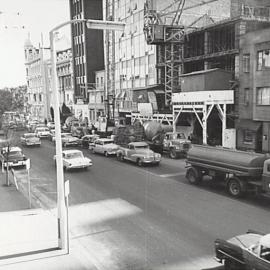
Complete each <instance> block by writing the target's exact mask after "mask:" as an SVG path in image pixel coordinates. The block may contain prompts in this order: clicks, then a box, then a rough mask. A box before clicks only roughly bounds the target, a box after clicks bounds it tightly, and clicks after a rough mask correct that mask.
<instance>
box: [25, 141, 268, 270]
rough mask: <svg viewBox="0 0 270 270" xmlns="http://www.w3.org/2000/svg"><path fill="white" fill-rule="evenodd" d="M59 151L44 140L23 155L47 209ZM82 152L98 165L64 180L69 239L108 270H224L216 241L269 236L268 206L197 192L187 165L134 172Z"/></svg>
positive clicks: (218, 191) (169, 163)
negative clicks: (238, 236) (67, 185)
mask: <svg viewBox="0 0 270 270" xmlns="http://www.w3.org/2000/svg"><path fill="white" fill-rule="evenodd" d="M54 151H55V149H54V145H53V144H52V143H51V142H49V141H46V140H43V141H42V146H41V147H40V148H24V152H25V154H26V155H27V156H28V157H30V159H31V171H30V176H31V181H32V185H33V189H35V190H39V192H41V193H42V194H43V195H44V196H45V197H46V198H50V200H48V207H53V204H54V203H53V199H54V198H55V196H56V174H55V173H56V171H55V167H54V162H53V155H54ZM83 151H84V153H85V155H86V156H88V157H90V158H91V159H92V160H93V166H92V167H91V168H90V169H89V170H88V171H72V172H67V173H65V178H66V179H68V180H70V190H71V194H70V199H69V203H70V223H71V225H70V226H71V237H76V238H80V237H81V238H82V240H81V241H82V245H84V246H86V247H88V248H89V249H92V253H93V256H94V257H95V259H96V262H97V263H98V264H100V265H101V266H102V267H103V268H104V269H123V270H124V269H180V270H181V269H183V270H189V269H196V270H198V269H222V268H221V267H220V266H219V265H218V264H217V263H216V262H215V261H214V259H213V257H214V245H213V242H214V240H215V239H216V238H217V237H219V238H225V239H227V238H230V237H231V236H234V235H236V234H241V233H244V232H246V231H247V230H248V229H255V230H259V231H263V232H269V230H270V229H269V228H270V219H269V212H270V206H269V202H270V200H269V199H267V198H262V197H260V198H250V197H249V198H246V199H242V200H236V199H232V198H230V197H229V196H228V195H227V194H226V192H225V191H224V189H223V188H222V187H217V186H215V185H212V184H210V183H205V184H203V186H192V185H190V184H188V183H187V181H186V179H185V176H184V175H185V161H184V160H183V159H180V160H171V159H168V158H166V157H164V158H163V160H162V162H161V164H160V166H159V167H156V166H155V167H151V166H147V167H137V166H136V165H134V164H132V163H128V162H124V163H122V162H119V161H117V160H116V158H114V157H110V158H105V157H103V156H101V155H95V154H92V153H90V152H89V151H88V150H83ZM50 203H51V205H50ZM85 235H89V236H90V237H88V238H83V237H82V236H85Z"/></svg>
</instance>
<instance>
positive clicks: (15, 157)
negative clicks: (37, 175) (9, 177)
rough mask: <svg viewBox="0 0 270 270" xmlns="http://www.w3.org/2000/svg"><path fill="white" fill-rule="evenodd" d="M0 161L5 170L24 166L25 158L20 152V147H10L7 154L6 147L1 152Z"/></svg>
mask: <svg viewBox="0 0 270 270" xmlns="http://www.w3.org/2000/svg"><path fill="white" fill-rule="evenodd" d="M0 160H1V163H2V165H3V166H4V167H5V168H6V167H7V166H9V167H19V166H25V165H26V161H27V158H26V157H25V155H24V154H23V152H22V149H21V148H20V147H17V146H15V147H13V146H12V147H10V148H9V152H8V147H4V148H2V150H1V155H0Z"/></svg>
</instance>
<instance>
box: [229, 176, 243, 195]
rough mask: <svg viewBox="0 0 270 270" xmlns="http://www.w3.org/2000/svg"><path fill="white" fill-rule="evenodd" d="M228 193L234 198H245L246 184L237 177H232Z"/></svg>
mask: <svg viewBox="0 0 270 270" xmlns="http://www.w3.org/2000/svg"><path fill="white" fill-rule="evenodd" d="M227 190H228V193H229V194H230V195H231V196H232V197H234V198H240V197H243V196H244V194H245V184H244V183H243V182H242V181H241V180H240V179H239V178H237V177H232V178H230V179H229V180H228V183H227Z"/></svg>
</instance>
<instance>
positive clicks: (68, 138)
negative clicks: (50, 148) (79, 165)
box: [61, 133, 81, 147]
mask: <svg viewBox="0 0 270 270" xmlns="http://www.w3.org/2000/svg"><path fill="white" fill-rule="evenodd" d="M61 140H62V146H63V147H67V146H79V145H80V143H81V140H80V139H79V138H77V137H73V136H72V135H71V133H62V134H61Z"/></svg>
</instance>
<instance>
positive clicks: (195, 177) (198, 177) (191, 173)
mask: <svg viewBox="0 0 270 270" xmlns="http://www.w3.org/2000/svg"><path fill="white" fill-rule="evenodd" d="M186 178H187V180H188V181H189V183H190V184H192V185H198V184H199V183H200V182H201V181H202V174H201V172H200V171H199V170H198V169H197V168H195V167H193V166H191V167H189V168H188V169H187V172H186Z"/></svg>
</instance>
